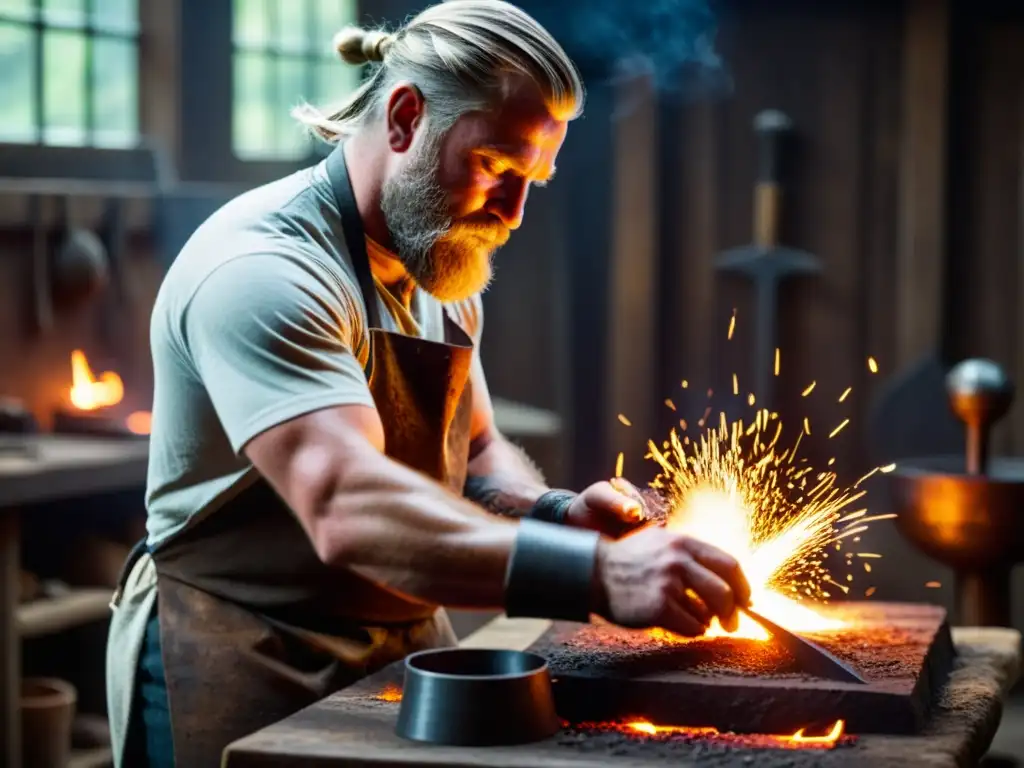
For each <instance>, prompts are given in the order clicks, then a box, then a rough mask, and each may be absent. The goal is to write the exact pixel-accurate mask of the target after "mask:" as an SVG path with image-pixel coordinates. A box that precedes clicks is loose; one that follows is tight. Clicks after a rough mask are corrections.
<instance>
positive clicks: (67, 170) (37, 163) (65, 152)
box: [0, 0, 159, 182]
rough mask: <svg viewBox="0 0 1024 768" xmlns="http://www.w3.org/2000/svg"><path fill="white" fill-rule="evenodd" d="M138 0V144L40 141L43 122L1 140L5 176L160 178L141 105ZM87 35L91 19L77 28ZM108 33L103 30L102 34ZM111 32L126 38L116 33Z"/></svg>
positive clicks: (143, 34)
mask: <svg viewBox="0 0 1024 768" xmlns="http://www.w3.org/2000/svg"><path fill="white" fill-rule="evenodd" d="M94 2H98V0H86V13H88V12H89V11H91V10H92V8H91V4H92V3H94ZM143 3H144V0H138V10H137V17H138V28H137V30H136V32H135V35H134V38H135V43H136V83H137V89H138V90H137V98H136V105H137V109H138V115H137V117H136V119H137V125H138V131H139V135H140V137H141V138H140V144H139V145H138V146H136V147H131V148H110V147H94V146H64V145H57V144H46V143H45V142H44V140H43V135H42V130H43V129H42V127H40V134H39V136H38V137H37V139H36V141H34V142H24V143H20V142H19V143H12V142H4V141H0V168H2V169H3V170H2V175H3V177H4V178H5V179H13V180H38V179H73V180H76V181H78V180H81V181H107V182H110V181H127V182H156V181H157V180H158V177H159V172H158V167H159V162H158V159H157V154H156V152H155V151H154V149H153V147H152V146H147V131H146V128H147V126H146V124H145V121H144V120H143V115H144V110H143V105H142V93H143V88H144V82H143V67H142V59H143V54H142V49H143V46H144V45H145V44H146V38H147V30H146V28H145V27H144V25H143V18H142V16H143V14H142V5H143ZM41 5H42V3H41V0H35V6H36V12H37V14H38V13H40V12H41ZM24 23H25V24H26V26H30V27H34V28H35V29H36V30H42V29H48V28H53V29H63V28H64V27H63V26H62V25H53V26H51V25H47V24H45V22H44V21H43V20H42V18H41V17H39V16H37V18H36V19H35V20H34V21H28V22H24ZM81 29H83V30H84V31H85V32H86V33H87V34H95V30H94V29H93V28H92V26H91V24H87V25H86V26H85V27H83V28H81ZM100 34H101V36H106V35H105V33H100ZM114 36H115V37H125V36H121V35H114ZM41 51H42V49H41V47H39V48H37V54H36V59H35V62H34V64H33V66H37V67H43V66H45V65H44V64H43V63H42V53H41ZM43 79H44V78H43V74H42V69H40V71H39V72H38V73H37V80H38V82H37V85H36V93H35V96H36V97H37V99H38V98H41V92H42V89H43V85H42V83H43ZM36 110H37V116H38V115H39V112H40V111H41V110H42V103H41V102H40V103H39V104H37V105H36ZM86 110H87V112H86V116H87V121H89V120H90V118H91V113H92V104H91V94H90V99H89V103H87V106H86Z"/></svg>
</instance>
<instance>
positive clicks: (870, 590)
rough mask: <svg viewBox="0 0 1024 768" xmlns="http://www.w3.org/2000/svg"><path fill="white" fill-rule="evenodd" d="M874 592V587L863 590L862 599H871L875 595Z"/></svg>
mask: <svg viewBox="0 0 1024 768" xmlns="http://www.w3.org/2000/svg"><path fill="white" fill-rule="evenodd" d="M875 591H876V588H875V587H868V588H867V589H865V590H864V597H871V596H872V595H873V594H875Z"/></svg>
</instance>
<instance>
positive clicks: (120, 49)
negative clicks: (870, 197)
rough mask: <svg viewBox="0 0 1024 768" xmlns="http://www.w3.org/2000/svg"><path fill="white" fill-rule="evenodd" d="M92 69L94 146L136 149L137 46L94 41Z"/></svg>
mask: <svg viewBox="0 0 1024 768" xmlns="http://www.w3.org/2000/svg"><path fill="white" fill-rule="evenodd" d="M93 67H94V68H95V75H96V90H95V92H94V93H93V115H94V116H95V121H96V126H95V130H94V132H93V143H94V144H95V145H96V146H98V147H133V146H135V145H136V143H137V139H138V123H139V106H138V80H137V76H138V69H139V57H138V52H137V48H136V44H135V42H134V41H131V40H118V39H115V38H102V37H97V38H95V39H94V40H93Z"/></svg>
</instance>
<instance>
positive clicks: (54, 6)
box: [43, 0, 105, 27]
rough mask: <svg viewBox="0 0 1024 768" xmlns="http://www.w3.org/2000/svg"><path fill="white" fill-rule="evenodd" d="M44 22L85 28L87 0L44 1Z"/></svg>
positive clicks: (103, 0)
mask: <svg viewBox="0 0 1024 768" xmlns="http://www.w3.org/2000/svg"><path fill="white" fill-rule="evenodd" d="M100 2H105V0H100ZM43 21H44V22H46V23H47V24H56V25H59V26H72V27H84V26H85V0H43Z"/></svg>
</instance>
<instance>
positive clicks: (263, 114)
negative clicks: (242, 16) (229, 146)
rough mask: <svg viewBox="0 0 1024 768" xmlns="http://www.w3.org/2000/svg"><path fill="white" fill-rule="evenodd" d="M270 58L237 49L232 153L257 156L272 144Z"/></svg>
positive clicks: (242, 155) (240, 155)
mask: <svg viewBox="0 0 1024 768" xmlns="http://www.w3.org/2000/svg"><path fill="white" fill-rule="evenodd" d="M269 63H270V62H269V59H268V58H267V57H265V56H262V55H260V54H258V53H236V54H235V73H234V98H233V101H234V104H233V109H232V132H233V144H234V148H235V153H236V154H237V155H238V156H239V157H241V158H243V159H244V158H252V157H260V156H263V155H265V154H266V153H267V150H268V148H270V147H271V140H272V134H271V130H270V129H271V122H270V121H271V118H272V114H273V105H274V102H273V93H274V92H273V90H272V88H271V86H272V82H271V81H270V78H269V75H270V67H269Z"/></svg>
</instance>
